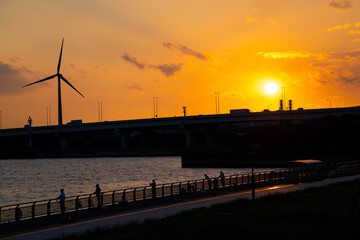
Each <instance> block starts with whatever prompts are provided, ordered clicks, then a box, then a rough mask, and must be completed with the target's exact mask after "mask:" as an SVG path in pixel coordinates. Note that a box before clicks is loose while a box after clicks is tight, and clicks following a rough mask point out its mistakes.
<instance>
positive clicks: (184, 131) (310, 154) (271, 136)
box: [0, 107, 360, 167]
mask: <svg viewBox="0 0 360 240" xmlns="http://www.w3.org/2000/svg"><path fill="white" fill-rule="evenodd" d="M359 126H360V107H348V108H328V109H310V110H305V109H302V108H300V109H297V110H291V111H267V110H265V111H263V112H250V111H249V110H247V109H242V110H231V111H230V113H229V114H217V115H198V116H186V117H171V118H150V119H139V120H125V121H109V122H97V123H82V121H81V120H77V121H72V122H70V123H68V124H66V125H60V126H43V127H31V126H29V125H25V127H24V128H15V129H3V130H0V158H2V159H15V158H54V157H104V156H110V157H118V156H182V164H183V166H184V167H198V166H202V167H212V166H214V167H215V166H221V167H243V166H250V165H251V162H252V161H253V160H254V159H255V160H256V163H257V166H258V167H260V166H277V165H282V164H285V163H288V162H289V161H291V160H296V159H309V158H313V159H320V160H332V159H339V158H340V159H341V160H345V159H350V160H351V159H354V158H356V157H357V156H358V150H356V149H357V146H356V142H354V141H353V139H355V138H358V137H359V136H360V127H359Z"/></svg>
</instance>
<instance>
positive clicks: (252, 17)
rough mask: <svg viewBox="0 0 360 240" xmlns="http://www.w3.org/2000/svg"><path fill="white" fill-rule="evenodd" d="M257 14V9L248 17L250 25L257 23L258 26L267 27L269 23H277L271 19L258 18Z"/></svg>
mask: <svg viewBox="0 0 360 240" xmlns="http://www.w3.org/2000/svg"><path fill="white" fill-rule="evenodd" d="M256 13H257V10H256V9H253V10H251V12H250V13H249V16H246V21H247V22H248V23H257V24H259V23H263V24H264V25H267V23H270V24H276V21H275V20H274V19H270V18H264V19H261V18H259V17H257V16H256Z"/></svg>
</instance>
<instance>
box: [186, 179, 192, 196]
mask: <svg viewBox="0 0 360 240" xmlns="http://www.w3.org/2000/svg"><path fill="white" fill-rule="evenodd" d="M186 187H187V192H188V193H189V194H190V193H191V184H190V182H188V183H187V184H186Z"/></svg>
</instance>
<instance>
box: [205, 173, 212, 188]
mask: <svg viewBox="0 0 360 240" xmlns="http://www.w3.org/2000/svg"><path fill="white" fill-rule="evenodd" d="M204 176H205V180H207V182H208V186H209V189H211V179H210V178H209V176H208V175H207V174H206V173H205V174H204Z"/></svg>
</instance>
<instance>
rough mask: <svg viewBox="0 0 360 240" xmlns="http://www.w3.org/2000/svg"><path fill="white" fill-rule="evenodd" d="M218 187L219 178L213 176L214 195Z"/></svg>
mask: <svg viewBox="0 0 360 240" xmlns="http://www.w3.org/2000/svg"><path fill="white" fill-rule="evenodd" d="M218 188H219V179H218V178H214V194H215V195H216V194H217V192H218Z"/></svg>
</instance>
